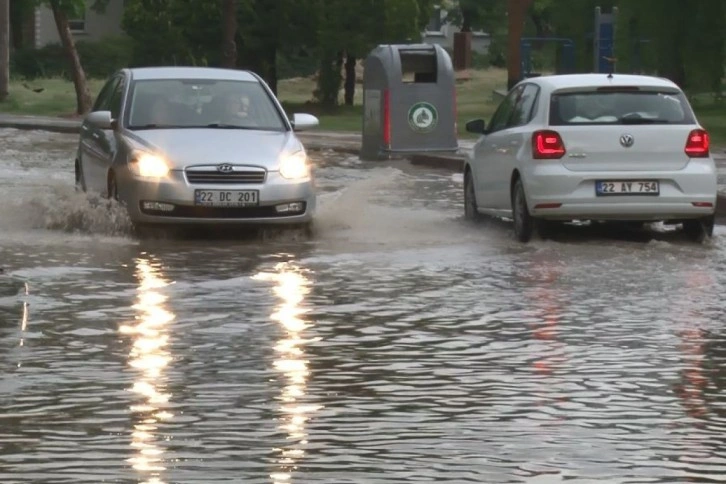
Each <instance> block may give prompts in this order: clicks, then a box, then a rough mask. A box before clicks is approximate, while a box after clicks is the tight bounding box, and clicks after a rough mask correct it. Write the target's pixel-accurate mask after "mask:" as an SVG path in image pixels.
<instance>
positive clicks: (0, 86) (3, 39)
mask: <svg viewBox="0 0 726 484" xmlns="http://www.w3.org/2000/svg"><path fill="white" fill-rule="evenodd" d="M8 84H10V0H0V101H4V100H5V99H7V97H8Z"/></svg>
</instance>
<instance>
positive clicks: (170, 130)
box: [75, 67, 318, 226]
mask: <svg viewBox="0 0 726 484" xmlns="http://www.w3.org/2000/svg"><path fill="white" fill-rule="evenodd" d="M317 125H318V120H317V118H315V117H314V116H311V115H307V114H295V115H294V116H293V118H292V120H290V119H288V117H287V115H286V114H285V112H284V110H283V109H282V106H281V105H280V103H279V102H278V100H277V99H276V97H275V96H274V94H273V93H272V91H271V90H270V89H269V88H268V86H267V85H266V84H265V82H264V81H263V80H262V79H260V78H259V77H258V76H257V75H256V74H254V73H252V72H248V71H239V70H231V69H214V68H203V67H158V68H137V69H123V70H121V71H119V72H117V73H116V74H115V75H113V76H112V77H111V78H110V79H109V80H108V81H107V83H106V84H105V85H104V87H103V88H102V90H101V91H100V93H99V95H98V98H97V99H96V101H95V104H94V106H93V109H92V112H91V113H89V114H88V115H87V117H86V119H85V120H84V122H83V125H82V127H81V135H80V142H79V146H78V152H77V157H76V161H75V172H76V184H77V186H78V187H79V188H80V189H82V190H84V191H93V192H97V193H100V194H103V195H105V196H108V197H109V198H114V199H116V200H118V201H120V202H121V203H123V204H124V205H125V206H126V208H127V210H128V213H129V216H130V218H131V221H132V222H133V223H134V224H135V225H147V224H151V225H156V224H176V225H187V224H243V225H248V224H299V225H303V226H308V225H310V223H311V222H312V219H313V216H314V213H315V202H316V197H315V185H314V180H313V173H312V167H311V164H310V162H309V160H308V157H307V154H306V152H305V148H304V146H303V144H302V143H301V142H300V140H299V139H298V138H297V136H296V135H295V131H297V130H302V129H305V128H310V127H314V126H317Z"/></svg>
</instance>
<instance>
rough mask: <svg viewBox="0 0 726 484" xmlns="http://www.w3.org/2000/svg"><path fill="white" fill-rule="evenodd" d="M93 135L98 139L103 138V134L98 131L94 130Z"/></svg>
mask: <svg viewBox="0 0 726 484" xmlns="http://www.w3.org/2000/svg"><path fill="white" fill-rule="evenodd" d="M91 136H93V137H94V138H96V139H101V134H100V133H98V132H94V133H93V134H92V135H91Z"/></svg>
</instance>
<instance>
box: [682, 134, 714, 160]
mask: <svg viewBox="0 0 726 484" xmlns="http://www.w3.org/2000/svg"><path fill="white" fill-rule="evenodd" d="M710 145H711V140H710V138H709V136H708V132H706V130H704V129H694V130H693V131H691V132H690V133H688V140H687V141H686V149H685V151H686V154H687V155H688V156H690V157H691V158H708V157H709V155H710V151H709V150H710Z"/></svg>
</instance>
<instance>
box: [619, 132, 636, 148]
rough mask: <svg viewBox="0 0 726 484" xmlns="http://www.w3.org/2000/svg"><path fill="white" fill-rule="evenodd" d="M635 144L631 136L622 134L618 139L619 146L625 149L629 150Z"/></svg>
mask: <svg viewBox="0 0 726 484" xmlns="http://www.w3.org/2000/svg"><path fill="white" fill-rule="evenodd" d="M633 143H635V138H633V135H632V134H624V135H622V136H621V137H620V144H621V145H623V147H625V148H630V147H631V146H633Z"/></svg>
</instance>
